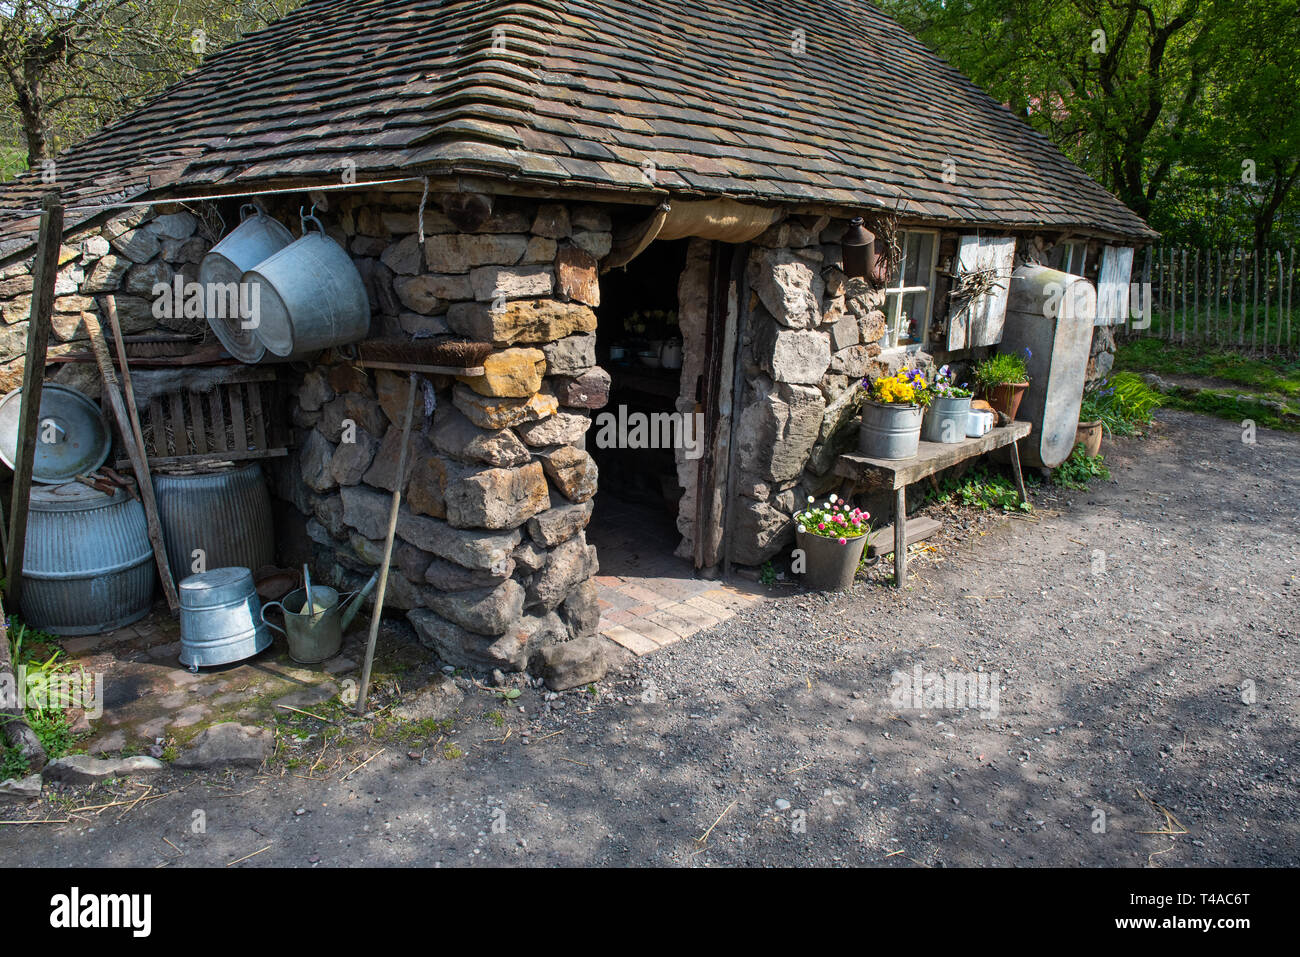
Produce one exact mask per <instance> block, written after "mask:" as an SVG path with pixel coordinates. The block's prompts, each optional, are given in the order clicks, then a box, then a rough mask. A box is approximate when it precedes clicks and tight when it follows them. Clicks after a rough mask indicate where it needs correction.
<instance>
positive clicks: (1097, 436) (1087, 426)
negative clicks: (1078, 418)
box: [1074, 420, 1105, 456]
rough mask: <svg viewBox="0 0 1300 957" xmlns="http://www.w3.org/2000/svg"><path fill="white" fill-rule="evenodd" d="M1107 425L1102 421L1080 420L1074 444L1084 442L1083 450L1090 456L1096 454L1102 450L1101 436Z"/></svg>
mask: <svg viewBox="0 0 1300 957" xmlns="http://www.w3.org/2000/svg"><path fill="white" fill-rule="evenodd" d="M1104 431H1105V427H1104V426H1103V425H1102V423H1101V421H1100V420H1098V421H1096V422H1080V423H1079V427H1078V428H1077V429H1075V432H1074V444H1075V445H1078V444H1079V443H1080V442H1082V443H1083V450H1084V451H1085V452H1087V453H1088V455H1089V456H1095V455H1097V453H1099V452H1100V451H1101V437H1102V434H1103V432H1104Z"/></svg>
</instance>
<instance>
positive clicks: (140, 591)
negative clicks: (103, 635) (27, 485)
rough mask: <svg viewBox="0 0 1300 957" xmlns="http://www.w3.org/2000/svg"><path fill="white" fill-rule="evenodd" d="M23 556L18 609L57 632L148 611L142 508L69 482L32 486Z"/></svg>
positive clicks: (148, 561)
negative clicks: (20, 594)
mask: <svg viewBox="0 0 1300 957" xmlns="http://www.w3.org/2000/svg"><path fill="white" fill-rule="evenodd" d="M30 501H31V512H30V515H31V518H30V519H29V522H28V528H27V549H26V551H25V553H24V555H23V592H22V613H23V618H24V620H25V621H26V622H27V624H29V625H31V626H32V627H33V628H42V629H45V630H46V631H51V632H53V633H54V634H56V635H93V634H96V633H98V632H101V631H112V630H113V629H114V628H120V627H122V626H123V625H128V624H130V623H131V622H133V621H138V620H139V619H141V618H143V617H144V616H145V615H146V614H148V613H149V608H150V607H151V606H152V604H153V586H154V567H153V548H152V547H151V546H150V544H149V532H148V529H147V526H146V525H145V518H144V508H143V507H142V506H141V505H140V503H139V502H138V501H136V500H135V499H132V498H130V497H129V496H128V495H127V493H126V492H125V491H124V490H122V489H117V490H115V491H114V492H113V494H112V495H108V494H105V493H104V492H99V491H96V490H95V489H92V488H88V487H86V486H85V485H80V484H77V483H72V484H70V485H60V486H54V487H47V488H34V489H32V494H31V500H30Z"/></svg>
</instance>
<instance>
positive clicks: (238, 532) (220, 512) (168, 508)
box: [153, 462, 275, 577]
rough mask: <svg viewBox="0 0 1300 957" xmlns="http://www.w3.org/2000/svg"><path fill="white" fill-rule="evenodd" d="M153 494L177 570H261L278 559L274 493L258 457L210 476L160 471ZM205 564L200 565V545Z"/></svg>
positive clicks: (169, 555)
mask: <svg viewBox="0 0 1300 957" xmlns="http://www.w3.org/2000/svg"><path fill="white" fill-rule="evenodd" d="M153 487H154V494H155V495H156V496H157V497H158V512H159V517H160V518H161V519H162V527H163V540H164V542H165V543H166V545H167V561H168V562H169V563H170V564H171V567H172V572H173V573H174V574H175V575H177V576H178V577H183V576H185V575H188V574H190V573H191V572H195V571H202V570H206V569H209V568H225V567H229V566H236V567H240V568H251V569H254V570H256V569H259V568H261V567H263V566H264V565H271V564H274V562H275V529H274V518H273V516H272V513H271V493H270V492H269V491H268V490H267V487H266V481H265V480H264V479H263V477H262V466H261V465H259V464H258V463H257V462H252V463H250V464H248V465H245V466H244V467H243V468H238V469H232V470H229V471H225V472H212V473H209V474H206V475H155V476H154V477H153ZM196 549H198V550H201V551H202V552H203V556H202V557H203V563H202V565H201V566H199V567H197V568H196V567H195V561H196V556H195V554H194V552H195V550H196Z"/></svg>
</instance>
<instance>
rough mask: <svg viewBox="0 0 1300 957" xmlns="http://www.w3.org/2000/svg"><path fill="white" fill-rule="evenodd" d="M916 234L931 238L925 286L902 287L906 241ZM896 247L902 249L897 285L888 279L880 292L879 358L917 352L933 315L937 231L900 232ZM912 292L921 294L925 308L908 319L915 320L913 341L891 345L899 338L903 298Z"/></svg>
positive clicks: (937, 253) (937, 255) (921, 346)
mask: <svg viewBox="0 0 1300 957" xmlns="http://www.w3.org/2000/svg"><path fill="white" fill-rule="evenodd" d="M918 234H923V235H927V236H930V237H931V238H932V242H931V243H930V262H929V265H928V267H927V268H926V277H927V283H926V284H925V285H916V286H904V285H902V282H903V276H904V275H906V274H907V241H908V239H909V238H910V237H911V236H914V235H918ZM898 244H899V247H900V248H901V249H902V250H903V257H902V259H901V260H900V261H899V262H898V263H897V265H896V266H895V270H896V281H897V282H898V285H894V281H895V277H894V276H891V277H890V281H889V282H888V283H886V285H885V288H884V290H883V292H884V294H885V339H884V342H883V343H882V349H881V354H882V355H888V354H894V353H911V352H920V351H921V350H922V349H924V348H925V345H926V342H927V339H928V337H929V335H930V319H931V316H932V314H933V312H934V289H935V280H936V271H937V269H938V263H939V230H937V229H901V230H899V232H898ZM913 293H924V294H925V306H924V308H923V309H922V310H921V314H920V315H919V316H913V317H912V318H914V319H916V320H917V330H916V331H917V335H916V339H915V341H913V342H908V343H904V344H903V345H896V344H895V343H897V342H898V338H899V326H900V324H901V322H902V312H903V297H904V296H908V295H911V294H913Z"/></svg>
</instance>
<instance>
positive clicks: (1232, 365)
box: [1115, 339, 1300, 397]
mask: <svg viewBox="0 0 1300 957" xmlns="http://www.w3.org/2000/svg"><path fill="white" fill-rule="evenodd" d="M1115 368H1116V369H1117V370H1125V371H1131V372H1154V373H1155V374H1156V375H1190V376H1196V377H1198V378H1202V379H1222V380H1223V381H1224V382H1232V383H1235V384H1236V385H1242V386H1246V387H1248V388H1249V389H1251V390H1252V391H1255V392H1266V393H1273V394H1274V395H1280V396H1287V397H1298V396H1300V359H1297V358H1294V357H1286V356H1269V357H1265V358H1260V357H1253V356H1247V355H1243V354H1242V353H1239V352H1232V351H1230V350H1228V349H1225V348H1215V347H1207V346H1180V345H1176V344H1174V343H1169V342H1162V341H1161V340H1159V339H1133V340H1131V341H1129V342H1125V343H1124V344H1123V345H1121V346H1120V347H1119V351H1118V352H1117V353H1116V355H1115Z"/></svg>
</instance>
